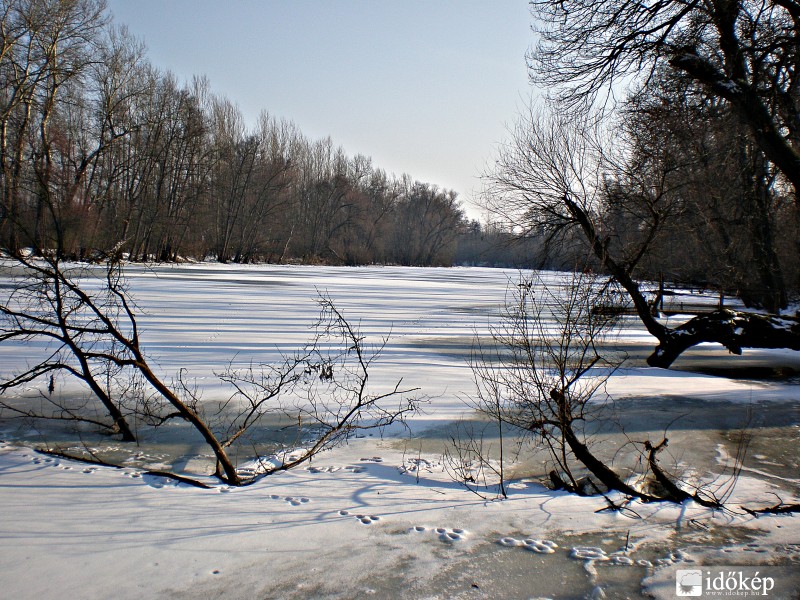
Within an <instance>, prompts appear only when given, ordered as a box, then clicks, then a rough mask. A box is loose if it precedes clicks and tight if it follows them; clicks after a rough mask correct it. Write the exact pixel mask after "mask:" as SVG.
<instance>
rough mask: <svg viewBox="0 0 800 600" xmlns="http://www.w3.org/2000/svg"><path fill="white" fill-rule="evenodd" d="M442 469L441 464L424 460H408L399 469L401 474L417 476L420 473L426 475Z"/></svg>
mask: <svg viewBox="0 0 800 600" xmlns="http://www.w3.org/2000/svg"><path fill="white" fill-rule="evenodd" d="M441 468H442V463H441V462H439V461H430V460H428V459H426V458H408V459H406V461H405V464H404V465H403V466H401V467H400V472H401V473H410V474H418V473H420V472H422V471H425V472H426V473H433V472H434V470H439V469H441Z"/></svg>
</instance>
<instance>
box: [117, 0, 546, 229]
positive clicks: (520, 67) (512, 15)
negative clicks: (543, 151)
mask: <svg viewBox="0 0 800 600" xmlns="http://www.w3.org/2000/svg"><path fill="white" fill-rule="evenodd" d="M108 5H109V9H110V10H111V12H112V14H113V16H114V20H115V22H116V23H123V24H125V25H127V26H128V28H129V30H130V31H131V33H133V34H134V35H135V36H136V37H138V38H139V39H141V40H142V41H144V42H145V44H146V45H147V47H148V57H149V59H150V60H151V62H153V63H154V64H155V65H156V66H158V67H160V68H162V69H165V70H167V69H168V70H170V71H172V72H173V73H175V75H177V76H178V77H179V78H180V79H182V80H188V79H189V78H191V76H192V75H206V76H207V77H208V79H209V81H210V83H211V87H212V89H213V90H214V91H215V92H217V93H220V94H224V95H226V96H227V97H228V98H230V99H231V100H232V101H234V102H236V103H237V104H238V105H239V107H240V108H241V109H242V112H243V113H244V115H245V117H246V119H247V120H248V121H249V122H250V123H253V122H255V119H256V117H257V116H258V114H259V112H260V111H261V110H262V109H263V110H266V111H268V112H269V113H270V114H271V115H274V116H276V117H280V118H285V119H289V120H291V121H294V122H295V123H296V124H297V125H298V127H299V128H300V130H301V131H302V132H303V133H304V134H305V135H306V136H307V137H309V138H312V139H318V138H322V137H326V136H330V137H331V138H332V140H333V142H334V143H335V144H336V145H340V146H342V147H343V148H344V149H345V151H346V152H347V153H348V154H349V155H351V156H352V155H355V154H364V155H366V156H370V157H372V159H373V164H375V165H376V166H378V167H381V168H383V169H385V170H386V171H387V172H389V173H394V174H396V175H401V174H402V173H408V174H410V175H411V176H412V177H414V178H415V179H418V180H420V181H426V182H428V183H433V184H436V185H439V186H440V187H444V188H448V189H454V190H456V191H457V192H458V193H459V196H460V197H461V199H462V200H465V201H468V200H470V199H471V198H472V197H474V193H475V192H476V191H477V190H478V189H479V188H480V180H479V177H480V175H481V173H483V172H484V171H486V169H487V168H488V167H489V165H490V164H491V162H492V157H493V155H494V151H495V148H496V146H497V144H498V143H499V142H501V141H502V140H503V139H505V137H506V136H507V132H506V127H507V125H508V124H511V123H512V122H513V121H514V120H515V116H516V114H517V112H518V110H519V109H520V107H521V106H523V105H524V104H525V103H526V102H527V99H528V98H529V96H530V94H531V89H530V87H529V85H528V80H527V70H526V66H525V53H526V51H527V50H528V48H529V47H530V45H531V44H532V42H533V34H532V33H531V31H530V21H531V19H530V15H529V12H528V6H527V1H526V0H513V1H512V0H492V1H489V0H483V1H477V0H427V1H422V0H402V1H400V0H395V1H389V0H327V1H326V0H292V1H288V0H283V1H278V0H237V1H232V2H219V1H218V0H168V1H166V0H108ZM470 212H471V214H473V215H475V214H477V213H475V212H474V211H470Z"/></svg>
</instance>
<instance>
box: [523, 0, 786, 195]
mask: <svg viewBox="0 0 800 600" xmlns="http://www.w3.org/2000/svg"><path fill="white" fill-rule="evenodd" d="M531 7H532V12H533V14H534V16H535V17H536V20H535V23H536V25H535V28H536V29H537V32H538V33H539V36H540V38H539V43H538V45H537V47H536V48H535V50H534V51H533V52H532V53H531V55H530V66H531V76H532V79H533V80H534V81H535V82H537V83H539V84H541V85H543V86H544V87H545V88H547V89H550V88H553V87H555V88H556V89H557V90H558V91H557V95H558V97H559V99H560V100H561V101H562V102H564V103H565V105H566V106H570V107H572V108H577V107H585V106H586V105H587V104H592V103H594V102H596V101H597V100H598V97H600V99H601V102H602V103H604V102H605V100H604V99H605V98H607V97H608V96H610V95H613V94H614V93H615V90H618V89H619V87H620V85H621V84H623V83H626V82H627V83H633V84H634V85H638V84H639V83H640V82H641V81H642V80H646V79H648V78H649V77H652V76H653V74H654V73H655V71H656V69H658V68H659V67H660V66H661V65H662V64H669V65H671V66H672V67H673V68H674V69H676V70H679V71H681V72H683V73H684V74H685V75H686V76H688V77H690V78H692V79H693V80H694V81H695V82H697V84H698V85H699V86H702V87H703V88H704V89H705V90H706V91H707V92H708V93H709V94H712V95H713V96H716V97H718V98H721V99H723V100H725V101H726V102H728V103H729V104H730V105H731V106H732V107H733V109H734V110H735V111H736V113H737V114H738V116H739V118H740V119H741V120H742V122H744V123H746V124H747V125H748V126H749V128H750V130H751V132H752V135H753V136H754V138H755V140H756V142H757V143H758V145H759V146H760V147H761V149H762V150H763V152H764V154H765V155H766V156H767V158H768V159H769V160H770V161H771V162H772V163H774V164H775V165H776V166H777V168H778V169H779V170H780V171H781V173H782V174H783V176H784V177H785V178H786V180H787V181H788V182H790V183H791V185H792V186H793V187H794V190H795V200H796V201H798V196H797V193H798V190H800V149H799V148H798V142H799V141H800V138H798V134H799V133H800V130H799V129H798V120H797V116H798V110H800V96H798V94H797V79H796V78H797V76H798V72H800V70H798V64H799V62H800V50H798V49H800V4H798V3H797V2H796V1H794V0H768V1H765V2H756V1H751V0H710V1H709V2H682V1H680V0H665V1H662V2H657V3H655V4H648V3H642V2H637V1H636V0H601V1H599V2H589V1H587V0H568V1H566V2H565V1H562V0H533V1H532V2H531Z"/></svg>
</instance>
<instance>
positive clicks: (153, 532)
mask: <svg viewBox="0 0 800 600" xmlns="http://www.w3.org/2000/svg"><path fill="white" fill-rule="evenodd" d="M128 274H129V280H130V284H131V288H132V291H133V294H134V296H135V297H136V299H137V302H138V305H139V307H140V309H141V310H142V311H143V315H142V317H141V318H140V325H141V326H142V337H143V339H144V340H145V345H146V347H147V349H148V351H149V353H150V356H151V357H152V358H153V360H154V361H156V362H157V363H158V365H159V366H160V368H161V369H162V372H163V373H164V374H166V375H169V374H174V373H176V372H177V371H178V370H179V369H186V371H187V373H188V375H189V377H190V378H192V379H193V380H195V381H197V383H198V385H199V387H200V389H201V390H202V392H203V398H204V399H206V400H213V399H219V398H222V397H225V393H226V392H225V391H224V390H223V389H222V388H221V387H220V385H219V384H218V383H217V380H216V378H215V376H214V372H215V371H219V370H221V369H223V368H224V367H225V366H226V364H228V363H229V362H231V361H233V362H234V364H247V363H249V362H250V361H251V360H252V361H254V362H256V363H258V362H269V361H274V360H276V359H277V358H278V357H279V356H280V353H281V352H284V353H288V352H291V351H292V350H293V349H295V348H297V347H299V346H301V345H302V344H303V343H304V342H305V341H306V340H307V339H308V338H309V336H310V333H311V331H310V326H311V324H312V323H313V321H314V318H315V316H316V312H317V311H316V307H315V305H314V302H313V298H314V295H315V293H316V292H315V291H317V290H318V291H320V292H323V293H327V294H328V295H330V297H331V298H333V300H334V301H335V302H336V304H337V306H338V307H339V308H340V309H341V310H342V311H343V312H344V313H345V314H346V315H347V316H349V317H350V318H351V319H355V320H357V321H358V322H359V324H360V327H361V330H362V332H363V333H364V334H366V335H367V336H369V337H370V338H373V339H375V341H376V342H379V341H380V338H381V337H382V336H385V335H387V334H390V335H391V337H390V340H389V342H388V344H387V346H386V348H385V349H384V352H383V354H382V356H381V358H380V360H379V362H378V363H377V365H376V367H377V368H376V371H375V373H371V375H370V379H371V381H373V380H374V382H375V383H376V385H378V386H381V385H386V386H388V385H392V384H393V383H394V382H395V381H396V380H397V379H399V378H403V380H404V384H406V385H410V386H419V387H421V388H422V389H423V391H424V392H425V393H426V394H427V395H428V396H429V397H430V399H431V402H430V404H429V405H427V407H426V409H425V412H424V414H421V415H419V416H417V417H415V418H414V420H413V421H412V432H413V434H414V437H413V438H411V439H410V440H409V439H399V438H391V437H390V438H380V437H378V436H375V437H367V438H362V439H356V440H354V441H353V442H352V443H351V444H350V445H349V446H347V447H343V448H339V449H336V450H334V451H331V452H326V453H325V454H323V455H321V456H319V457H318V458H317V459H315V460H314V462H313V463H311V464H310V465H306V466H305V467H304V468H300V469H297V470H294V471H290V472H287V473H281V474H277V475H274V476H270V477H268V478H265V479H262V480H260V481H259V482H257V483H256V484H254V485H252V486H248V487H244V488H230V487H228V486H225V485H219V484H218V483H214V485H213V488H212V489H210V490H203V489H197V488H193V487H189V486H185V485H178V484H176V483H175V482H174V481H172V480H168V479H164V478H161V477H155V476H151V475H146V474H143V471H142V470H140V469H138V468H133V467H131V468H127V469H112V468H99V467H93V466H87V465H85V464H82V463H78V462H73V461H69V460H64V459H59V458H55V457H51V456H45V455H41V454H37V453H35V452H33V451H32V450H30V449H27V448H25V447H20V446H19V445H18V444H16V443H15V439H16V438H18V437H19V436H20V435H21V434H24V433H26V432H25V431H21V430H20V429H18V428H15V427H14V426H12V425H9V424H8V423H0V426H2V428H0V439H2V440H4V441H3V442H0V505H2V507H3V509H2V511H0V590H2V592H0V596H2V597H3V598H10V599H25V598H32V599H33V598H36V599H48V598H85V599H93V598H98V599H99V598H253V597H258V598H314V597H339V598H357V597H359V598H360V597H365V596H366V597H370V596H372V597H379V598H455V597H463V598H532V597H552V598H582V597H600V594H601V591H602V593H604V594H605V596H606V597H609V598H615V597H638V596H639V595H641V594H642V581H643V580H645V584H646V586H647V590H648V591H649V592H650V593H652V594H655V595H656V596H658V597H664V598H672V597H674V591H675V587H674V585H675V579H674V577H675V576H674V571H675V569H677V568H684V567H685V568H691V567H696V566H698V565H712V564H716V565H740V564H755V565H760V566H761V568H762V573H766V572H770V573H773V574H774V575H775V577H776V578H778V579H780V580H781V582H782V584H784V586H789V588H791V587H798V586H800V581H798V580H797V571H798V569H797V565H798V564H800V543H799V542H800V526H798V520H797V518H796V517H792V516H787V515H783V516H762V517H759V518H755V517H753V516H751V515H748V514H747V513H745V512H743V511H741V510H738V506H739V505H740V504H743V503H746V504H748V505H751V506H752V505H754V504H753V503H755V505H759V506H763V505H768V504H773V503H775V502H776V497H775V496H773V495H771V493H775V494H778V495H780V497H781V498H782V499H783V500H785V501H792V499H793V498H794V501H797V500H796V497H797V492H798V474H797V473H796V472H794V473H793V472H792V465H794V464H796V463H792V462H791V456H792V455H793V456H795V460H796V451H792V450H791V448H792V447H793V448H795V449H796V447H797V446H796V443H797V438H798V434H800V428H798V417H797V406H798V401H799V400H800V394H798V386H797V385H796V384H792V383H791V382H788V383H781V382H775V381H769V382H764V381H760V382H755V381H747V380H731V379H722V378H718V377H711V376H707V375H701V374H697V373H693V372H689V371H677V370H671V371H661V370H654V369H649V368H647V367H645V366H644V365H643V362H642V357H643V356H646V354H647V352H648V351H649V349H650V348H649V347H648V344H652V339H651V338H649V336H647V335H646V334H644V333H643V332H642V331H641V330H640V329H638V328H636V326H635V324H633V323H631V324H630V325H629V326H628V328H627V329H626V330H625V331H624V333H623V334H622V337H621V339H620V341H619V344H620V346H621V347H622V348H623V349H624V350H625V351H626V352H627V353H628V354H630V355H631V360H630V362H629V363H628V364H627V365H626V367H625V368H624V369H622V370H620V372H618V373H617V374H616V375H615V376H614V377H613V378H612V379H611V381H610V382H609V390H610V391H611V392H612V394H613V395H614V396H615V397H617V398H621V399H622V401H623V402H624V401H625V399H626V398H628V399H629V400H628V401H629V402H631V403H633V404H637V405H639V404H642V403H640V402H639V399H647V400H648V401H650V402H652V406H654V407H657V405H658V402H659V401H663V402H664V403H665V404H668V405H669V404H672V405H678V404H680V405H681V406H685V407H686V410H687V411H690V412H691V411H692V410H696V411H698V414H699V415H701V417H699V418H697V419H696V421H699V420H702V419H706V420H709V421H710V423H711V425H709V426H707V427H705V428H702V427H699V426H698V425H697V423H695V422H688V424H686V425H685V426H684V430H683V431H682V435H681V436H678V438H677V439H678V441H679V442H680V441H682V442H687V441H688V442H689V443H691V441H692V439H693V437H695V438H697V437H698V436H700V435H702V436H705V437H709V436H713V431H714V427H713V423H714V422H716V419H717V418H722V417H723V416H724V415H723V414H722V413H727V412H729V411H730V410H732V408H731V407H733V406H735V405H737V404H739V405H749V406H754V407H755V409H756V411H758V410H759V409H763V411H762V412H763V413H764V414H771V415H773V417H772V419H773V420H772V421H765V422H763V423H761V424H759V425H758V426H759V427H763V429H760V430H759V433H760V434H761V433H763V437H765V439H766V436H768V435H771V436H774V438H769V439H774V440H776V442H775V443H772V444H762V446H759V447H758V448H757V450H756V454H755V457H754V462H753V464H750V465H748V470H746V471H744V473H745V474H744V476H742V477H741V478H740V480H739V482H738V484H737V486H736V489H735V492H734V493H735V496H734V497H733V498H732V499H731V501H730V506H731V507H732V510H728V511H710V510H709V509H705V508H702V507H699V506H697V505H695V504H693V503H687V504H686V505H681V506H671V505H649V506H647V505H642V504H639V503H636V504H633V505H631V506H630V507H629V508H628V509H627V510H625V511H622V512H606V511H601V512H597V511H600V510H601V509H602V508H603V507H604V506H605V501H604V500H603V499H602V498H578V497H575V496H570V495H567V494H563V493H560V492H552V491H549V490H547V489H545V488H544V487H542V486H541V485H540V484H539V483H538V482H536V481H529V480H524V479H523V480H519V481H516V482H514V483H512V484H511V485H510V490H509V492H510V495H509V498H508V499H506V500H502V501H501V500H498V499H497V498H496V495H495V490H494V489H493V488H492V489H487V490H482V491H483V492H484V493H483V496H484V497H480V496H478V495H476V494H473V493H471V492H469V491H466V490H465V489H464V488H463V487H461V486H459V485H458V484H456V483H454V482H453V481H452V480H451V478H450V477H449V476H448V474H447V472H446V469H444V465H443V462H442V456H441V453H440V452H439V453H437V452H433V451H430V452H429V451H428V448H429V446H427V445H424V444H423V442H422V440H424V439H425V437H426V435H427V434H426V432H430V431H434V430H435V428H436V427H442V426H444V425H446V424H447V423H449V422H451V421H453V420H454V419H456V418H458V417H460V416H463V415H465V414H468V413H467V409H466V408H465V405H464V404H463V398H464V397H465V396H467V395H469V394H471V392H472V385H473V384H472V375H471V371H470V369H469V367H468V366H467V363H466V359H467V358H468V357H469V355H470V351H471V347H472V340H473V337H474V336H475V334H476V333H477V334H478V335H483V336H485V335H486V334H487V328H488V325H489V323H496V322H497V321H496V319H497V316H498V315H499V312H500V306H501V304H502V301H503V298H504V296H505V294H506V290H507V287H508V285H509V283H511V284H512V285H513V284H514V282H515V281H516V279H517V276H518V274H517V273H516V272H514V271H505V272H504V271H500V270H492V269H408V268H385V267H365V268H354V269H347V268H322V267H299V266H291V267H288V266H259V267H255V266H254V267H241V266H235V267H233V266H223V265H193V266H163V267H162V266H159V267H154V268H142V267H139V266H132V267H131V268H130V269H129V270H128ZM546 277H547V278H549V280H550V281H552V282H557V281H558V276H557V275H553V274H549V275H546ZM37 352H41V348H38V347H37V346H36V345H34V344H29V345H25V346H10V345H4V344H0V364H2V365H3V371H5V370H6V369H7V368H8V366H9V365H14V364H22V362H21V361H25V360H31V359H33V358H34V357H35V356H36V354H37ZM747 354H748V356H749V357H751V359H752V357H755V359H756V360H757V359H758V357H759V356H763V353H750V352H748V353H747ZM698 356H699V358H698ZM783 358H784V359H785V360H786V361H789V362H792V361H797V358H796V357H795V356H794V354H789V355H786V356H784V357H783ZM681 360H684V359H681ZM702 360H703V354H702V350H701V351H698V352H696V353H695V354H694V355H693V356H691V357H688V358H687V359H686V360H685V363H686V364H688V365H689V366H691V363H692V361H702ZM733 360H740V359H733ZM793 364H795V363H793ZM65 389H66V390H67V391H68V392H70V393H75V392H77V389H73V388H69V387H68V386H67V387H65ZM35 391H36V390H35V389H31V390H28V393H33V392H35ZM62 393H65V392H64V391H63V390H62ZM689 399H691V401H690V400H689ZM681 403H682V404H681ZM781 406H785V407H786V413H785V414H786V418H785V420H783V421H782V422H780V423H778V426H776V423H774V422H773V421H774V420H780V415H781V414H782V413H781V410H782V409H781ZM715 407H720V408H719V413H720V414H719V415H717V409H716V408H715ZM767 408H769V410H767ZM641 410H642V411H643V412H642V415H643V416H642V417H641V420H645V421H646V420H647V418H648V417H647V415H648V414H649V413H648V410H650V408H649V405H646V404H645V405H644V408H642V409H641ZM653 410H657V408H653ZM775 415H777V416H775ZM715 439H716V438H713V439H712V438H711V437H709V442H708V443H709V444H710V447H711V448H712V449H713V448H717V450H716V451H711V452H710V454H709V456H710V458H709V459H708V460H709V461H714V462H716V464H724V463H725V462H726V461H729V460H730V456H729V455H728V450H727V449H726V447H725V446H724V444H721V443H719V441H714V440H715ZM786 445H789V449H788V450H786V448H785V447H784V448H783V449H782V450H781V451H782V452H784V454H786V453H788V454H789V459H786V457H783V458H780V457H777V458H776V455H775V453H776V452H777V450H779V449H780V448H778V447H779V446H786ZM149 451H150V449H148V448H142V449H141V453H142V454H144V455H147V453H148V452H149ZM152 454H153V456H156V455H157V456H158V460H166V459H164V458H163V456H162V455H160V454H158V452H155V451H154V452H152ZM778 454H780V453H778ZM153 461H154V462H152V463H149V464H147V465H145V466H149V467H151V468H153V467H154V465H155V466H156V467H157V466H159V465H160V463H158V462H157V460H156V459H155V458H154V459H153ZM161 466H163V465H161ZM166 466H170V465H169V464H167V465H166ZM173 466H174V465H173ZM211 483H213V482H211ZM775 565H779V566H775ZM792 577H794V579H792ZM789 588H786V587H785V589H789ZM671 594H673V595H671ZM773 597H774V596H773Z"/></svg>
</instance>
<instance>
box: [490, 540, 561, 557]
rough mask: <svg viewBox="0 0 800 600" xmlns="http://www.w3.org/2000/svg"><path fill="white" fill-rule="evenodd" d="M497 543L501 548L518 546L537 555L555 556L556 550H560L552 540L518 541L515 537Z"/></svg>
mask: <svg viewBox="0 0 800 600" xmlns="http://www.w3.org/2000/svg"><path fill="white" fill-rule="evenodd" d="M497 543H498V544H500V545H501V546H509V547H515V546H518V547H521V548H525V550H530V551H531V552H536V553H537V554H553V553H554V552H555V551H556V548H558V544H556V543H555V542H553V541H551V540H537V539H533V538H525V539H523V540H518V539H517V538H513V537H504V538H501V539H500V540H498V542H497Z"/></svg>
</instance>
